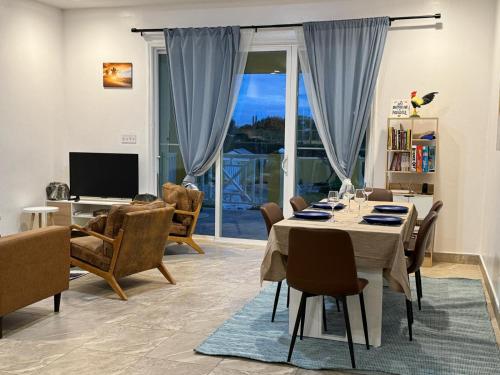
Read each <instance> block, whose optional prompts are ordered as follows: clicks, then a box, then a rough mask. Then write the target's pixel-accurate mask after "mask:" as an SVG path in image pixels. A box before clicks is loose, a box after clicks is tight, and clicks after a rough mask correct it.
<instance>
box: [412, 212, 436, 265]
mask: <svg viewBox="0 0 500 375" xmlns="http://www.w3.org/2000/svg"><path fill="white" fill-rule="evenodd" d="M437 218H438V214H437V213H436V212H434V211H429V213H428V214H427V216H426V217H425V219H424V221H423V222H422V224H421V225H420V227H419V229H418V233H417V240H416V241H415V249H414V250H413V251H412V252H411V255H410V264H409V266H408V273H413V272H415V271H416V270H418V269H419V268H420V266H421V265H422V263H423V262H424V258H425V251H426V250H427V249H428V248H429V245H430V241H431V240H432V233H433V232H434V227H435V225H436V220H437Z"/></svg>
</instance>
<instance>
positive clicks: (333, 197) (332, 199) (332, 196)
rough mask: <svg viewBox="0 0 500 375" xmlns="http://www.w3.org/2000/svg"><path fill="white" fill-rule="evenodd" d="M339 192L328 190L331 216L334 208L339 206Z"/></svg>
mask: <svg viewBox="0 0 500 375" xmlns="http://www.w3.org/2000/svg"><path fill="white" fill-rule="evenodd" d="M339 200H340V198H339V192H338V191H336V190H330V191H329V192H328V203H330V205H331V206H332V215H333V211H334V210H335V207H336V206H337V205H338V204H339Z"/></svg>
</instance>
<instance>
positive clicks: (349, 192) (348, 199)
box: [344, 184, 356, 212]
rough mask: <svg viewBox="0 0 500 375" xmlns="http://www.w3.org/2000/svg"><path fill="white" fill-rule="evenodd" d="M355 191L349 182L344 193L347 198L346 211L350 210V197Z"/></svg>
mask: <svg viewBox="0 0 500 375" xmlns="http://www.w3.org/2000/svg"><path fill="white" fill-rule="evenodd" d="M355 193H356V190H355V189H354V185H352V184H349V185H347V187H346V189H345V193H344V198H345V199H347V201H348V204H349V207H348V209H347V210H348V211H349V212H351V199H352V198H353V197H354V194H355Z"/></svg>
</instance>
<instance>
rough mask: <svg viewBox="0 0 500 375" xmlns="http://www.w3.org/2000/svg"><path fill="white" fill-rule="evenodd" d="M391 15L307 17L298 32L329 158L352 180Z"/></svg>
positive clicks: (342, 175)
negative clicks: (311, 19)
mask: <svg viewBox="0 0 500 375" xmlns="http://www.w3.org/2000/svg"><path fill="white" fill-rule="evenodd" d="M388 28H389V18H388V17H380V18H367V19H354V20H342V21H328V22H309V23H305V24H304V26H303V34H300V32H299V41H300V40H301V39H302V38H303V39H302V41H303V48H301V46H300V44H299V57H300V63H301V67H302V71H303V74H304V81H305V84H306V91H307V96H308V99H309V102H310V104H311V107H312V112H313V116H314V119H315V122H316V127H317V129H318V133H319V135H320V137H321V140H322V142H323V145H324V147H325V149H326V153H327V155H328V159H329V161H330V163H331V164H332V167H333V168H334V170H335V172H336V173H337V175H338V176H339V177H340V178H341V179H342V180H343V186H345V185H346V184H349V183H350V180H349V179H350V177H351V176H352V173H353V172H354V167H355V165H356V161H357V157H358V153H359V149H360V147H361V143H362V142H363V138H364V136H365V132H366V128H367V126H368V123H369V119H370V112H371V104H372V100H373V95H374V89H375V84H376V81H377V75H378V70H379V66H380V61H381V58H382V53H383V50H384V44H385V39H386V35H387V30H388Z"/></svg>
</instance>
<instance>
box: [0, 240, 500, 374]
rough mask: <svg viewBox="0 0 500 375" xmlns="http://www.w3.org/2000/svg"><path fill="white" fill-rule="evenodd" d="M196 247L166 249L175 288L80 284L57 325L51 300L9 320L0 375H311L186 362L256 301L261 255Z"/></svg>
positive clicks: (237, 363)
mask: <svg viewBox="0 0 500 375" xmlns="http://www.w3.org/2000/svg"><path fill="white" fill-rule="evenodd" d="M203 247H204V248H205V250H206V251H207V254H206V255H204V256H202V255H197V254H196V253H194V252H190V251H188V250H187V249H188V248H187V247H186V246H177V245H176V246H172V247H169V254H172V253H174V255H167V256H166V257H165V262H166V263H167V266H168V267H169V269H170V270H171V272H172V274H173V275H174V276H175V277H176V278H177V281H178V283H177V285H175V286H173V285H170V284H168V283H167V282H166V280H165V279H164V278H163V277H162V275H161V274H160V273H159V272H158V271H155V270H153V271H149V272H145V273H143V274H140V275H136V276H132V277H128V278H125V279H124V280H122V286H123V287H124V289H125V291H126V293H127V294H128V296H129V300H128V301H127V302H123V301H120V300H119V299H118V298H117V296H116V295H115V294H114V293H113V292H112V291H111V289H110V288H109V287H108V286H107V285H106V283H105V282H104V281H103V280H101V279H100V278H98V277H96V276H93V275H87V276H84V277H82V278H80V279H77V280H74V281H72V282H71V283H70V290H69V291H67V292H65V293H63V299H62V305H61V313H59V314H58V315H55V314H54V313H52V312H51V311H52V310H51V309H52V300H51V299H48V300H45V301H42V302H40V303H37V304H35V305H32V306H30V307H27V308H25V309H22V310H20V311H17V312H14V313H12V314H9V315H7V316H6V317H5V318H4V338H3V339H2V340H0V375H5V374H12V373H15V374H51V375H55V374H78V375H84V374H93V375H95V374H171V375H175V374H190V375H201V374H215V375H232V374H234V375H241V374H296V375H299V374H306V373H307V374H313V373H316V372H313V371H305V370H298V369H296V368H295V367H289V366H284V365H271V364H264V363H260V362H256V361H247V360H240V359H223V358H217V357H208V356H203V355H198V354H195V353H194V352H193V348H194V347H196V346H197V345H198V344H199V343H200V342H201V341H202V340H203V339H204V338H205V337H206V336H207V335H208V334H209V333H210V332H211V331H212V330H213V329H215V328H216V327H218V326H219V325H220V324H221V323H222V322H223V321H224V320H226V319H227V318H229V317H230V316H231V315H232V314H233V313H234V312H235V311H236V310H238V309H239V308H241V307H242V306H243V304H244V303H246V302H247V301H248V300H249V299H251V298H252V297H254V296H255V295H256V294H257V293H258V292H259V290H260V284H259V267H260V262H261V259H262V256H263V251H264V248H263V247H259V246H253V245H231V244H227V243H218V244H214V243H212V242H205V243H203ZM424 275H426V276H431V277H467V278H474V279H480V278H481V271H480V269H479V267H478V266H472V265H456V264H446V263H441V264H438V265H436V266H434V267H433V268H432V269H425V270H424ZM497 339H498V341H499V342H500V334H499V333H498V330H497ZM318 373H319V372H318ZM321 374H338V373H335V372H321Z"/></svg>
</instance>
